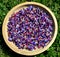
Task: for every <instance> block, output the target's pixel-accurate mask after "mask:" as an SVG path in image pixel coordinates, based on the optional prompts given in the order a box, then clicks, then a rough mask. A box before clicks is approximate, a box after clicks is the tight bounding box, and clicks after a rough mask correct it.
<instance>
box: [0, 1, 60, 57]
mask: <svg viewBox="0 0 60 57" xmlns="http://www.w3.org/2000/svg"><path fill="white" fill-rule="evenodd" d="M25 1H26V0H14V1H13V0H0V57H20V56H22V55H19V54H16V53H15V52H13V51H11V50H10V49H9V48H8V47H7V45H6V44H5V42H4V40H3V37H2V23H3V20H4V18H5V16H6V14H7V13H8V11H9V10H10V9H11V8H12V7H14V6H16V5H17V4H20V3H23V2H25ZM31 1H34V2H38V3H42V4H44V5H46V6H47V7H49V8H50V9H51V10H52V11H53V13H54V14H55V16H56V19H57V22H58V29H59V30H58V35H57V37H56V40H55V42H54V43H53V45H52V46H51V47H50V48H49V49H48V50H47V51H45V52H44V53H41V54H39V55H36V56H32V57H60V0H31ZM25 57H26V56H25Z"/></svg>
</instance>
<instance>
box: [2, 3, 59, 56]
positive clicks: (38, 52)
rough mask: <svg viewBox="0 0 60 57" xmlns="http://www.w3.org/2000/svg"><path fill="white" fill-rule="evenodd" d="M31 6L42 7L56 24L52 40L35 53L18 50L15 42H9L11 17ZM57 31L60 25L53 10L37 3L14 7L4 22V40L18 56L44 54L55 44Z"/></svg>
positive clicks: (34, 51)
mask: <svg viewBox="0 0 60 57" xmlns="http://www.w3.org/2000/svg"><path fill="white" fill-rule="evenodd" d="M29 5H34V6H37V7H40V8H42V9H43V10H45V11H47V12H48V13H49V14H50V15H51V17H52V19H53V22H54V33H53V35H52V40H51V41H50V42H49V44H48V45H47V46H45V47H44V48H40V49H36V50H33V51H28V50H26V49H18V47H16V46H15V44H13V42H10V41H8V33H7V24H8V20H9V17H10V16H11V14H12V13H14V12H17V11H19V10H20V9H22V8H24V7H27V6H29ZM57 31H58V25H57V20H56V18H55V16H54V14H53V13H52V12H51V10H50V9H49V8H48V7H46V6H44V5H43V4H40V3H36V2H24V3H22V4H19V5H17V6H15V7H13V8H12V9H11V10H10V11H9V12H8V13H7V15H6V17H5V19H4V22H3V26H2V34H3V38H4V40H5V42H6V44H7V45H8V47H9V48H10V49H12V50H13V51H14V52H16V53H18V54H22V55H26V56H32V55H37V54H40V53H42V52H44V51H45V50H47V49H48V48H49V47H50V46H51V45H52V43H53V42H54V40H55V38H56V36H57Z"/></svg>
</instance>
